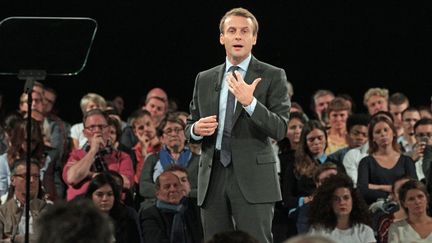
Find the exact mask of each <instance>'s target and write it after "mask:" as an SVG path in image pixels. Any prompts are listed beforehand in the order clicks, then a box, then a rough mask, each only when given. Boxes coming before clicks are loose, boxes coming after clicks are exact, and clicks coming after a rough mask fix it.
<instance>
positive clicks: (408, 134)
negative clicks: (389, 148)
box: [397, 107, 421, 155]
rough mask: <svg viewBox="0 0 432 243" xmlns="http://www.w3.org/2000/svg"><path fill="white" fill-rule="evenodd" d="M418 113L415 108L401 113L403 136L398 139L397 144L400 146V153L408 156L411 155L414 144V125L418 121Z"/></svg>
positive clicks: (409, 108)
mask: <svg viewBox="0 0 432 243" xmlns="http://www.w3.org/2000/svg"><path fill="white" fill-rule="evenodd" d="M420 118H421V117H420V112H419V111H418V110H417V108H414V107H408V108H407V109H405V110H404V111H403V112H402V126H403V131H404V132H403V135H402V136H400V137H398V140H397V142H398V144H399V145H400V148H401V151H402V153H404V154H406V155H410V154H411V153H412V150H413V147H414V145H415V143H416V138H415V136H414V125H415V123H416V122H417V121H418V120H420Z"/></svg>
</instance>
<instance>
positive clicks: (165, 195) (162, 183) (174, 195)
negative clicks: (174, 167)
mask: <svg viewBox="0 0 432 243" xmlns="http://www.w3.org/2000/svg"><path fill="white" fill-rule="evenodd" d="M155 184H156V198H157V199H158V200H159V201H162V202H166V203H170V204H179V203H180V200H181V199H182V198H183V194H182V192H181V184H180V180H179V178H178V177H177V176H176V175H175V174H174V173H172V172H170V171H164V172H162V174H160V175H159V176H158V177H157V178H156V183H155Z"/></svg>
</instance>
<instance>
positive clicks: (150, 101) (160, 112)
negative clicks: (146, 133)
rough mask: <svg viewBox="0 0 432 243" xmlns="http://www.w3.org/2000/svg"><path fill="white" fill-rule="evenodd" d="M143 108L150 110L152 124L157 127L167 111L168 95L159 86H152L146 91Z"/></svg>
mask: <svg viewBox="0 0 432 243" xmlns="http://www.w3.org/2000/svg"><path fill="white" fill-rule="evenodd" d="M142 109H143V110H147V111H148V112H150V114H151V117H152V120H153V124H154V125H155V126H156V127H157V126H159V123H160V122H161V121H162V119H163V118H164V117H165V115H166V113H167V112H168V96H167V94H166V93H165V91H164V90H162V89H161V88H154V89H152V90H150V91H149V92H148V93H147V96H146V100H145V104H144V105H143V106H142Z"/></svg>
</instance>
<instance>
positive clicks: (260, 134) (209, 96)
mask: <svg viewBox="0 0 432 243" xmlns="http://www.w3.org/2000/svg"><path fill="white" fill-rule="evenodd" d="M224 71H225V64H222V65H219V66H216V67H214V68H212V69H209V70H206V71H203V72H200V73H199V74H198V75H197V77H196V80H195V87H194V92H193V98H192V101H191V103H190V116H189V118H188V121H187V126H186V136H187V137H188V139H189V140H190V141H191V142H202V154H201V158H200V162H199V172H198V205H200V206H201V205H202V204H203V203H204V201H205V198H206V193H207V189H208V186H209V183H210V174H211V170H212V163H213V155H214V150H215V144H216V136H217V132H215V133H214V134H213V135H212V136H208V137H204V138H203V139H202V140H200V141H194V140H193V139H192V137H191V135H190V134H191V130H190V129H191V126H192V124H194V123H195V122H196V121H198V120H199V119H200V118H202V117H207V116H211V115H218V111H219V95H220V87H221V82H222V78H223V76H224ZM259 77H261V78H262V80H261V82H260V83H259V84H258V85H257V87H256V89H255V92H254V97H255V98H256V99H257V101H258V102H257V105H256V107H255V110H254V112H253V114H252V116H249V114H248V113H247V112H246V111H245V110H244V109H243V108H242V105H241V104H240V103H237V105H236V110H235V113H234V118H233V128H232V133H231V134H232V135H231V154H232V166H233V170H234V174H235V176H236V179H237V181H238V183H239V186H240V190H241V191H242V193H243V195H244V197H245V198H246V200H247V201H248V202H250V203H265V202H275V201H279V200H281V192H280V186H279V181H278V177H277V171H276V158H275V153H273V149H272V147H271V143H270V138H273V139H275V140H281V139H282V138H284V137H285V135H286V131H287V121H288V117H289V109H290V105H291V103H290V100H289V97H288V85H287V79H286V75H285V71H284V70H283V69H280V68H277V67H274V66H271V65H269V64H266V63H263V62H260V61H258V60H257V59H255V58H254V57H252V59H251V62H250V64H249V67H248V71H247V73H246V76H245V78H244V80H245V82H247V83H249V84H251V83H252V82H253V81H254V80H255V79H256V78H259Z"/></svg>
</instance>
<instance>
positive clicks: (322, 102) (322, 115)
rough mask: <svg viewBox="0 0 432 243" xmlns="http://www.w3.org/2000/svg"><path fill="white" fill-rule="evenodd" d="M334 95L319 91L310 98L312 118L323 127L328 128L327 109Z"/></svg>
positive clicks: (327, 91)
mask: <svg viewBox="0 0 432 243" xmlns="http://www.w3.org/2000/svg"><path fill="white" fill-rule="evenodd" d="M334 98H335V95H334V94H333V92H331V91H330V90H324V89H320V90H317V91H315V93H314V94H313V96H312V102H311V108H312V111H313V117H314V118H315V119H317V120H318V121H320V122H321V124H322V125H323V126H324V127H327V126H328V116H327V115H328V113H327V108H328V106H329V104H330V102H331V101H332V100H333V99H334Z"/></svg>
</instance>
